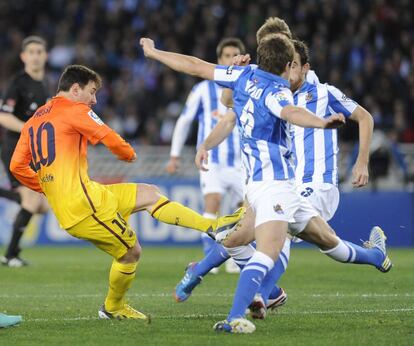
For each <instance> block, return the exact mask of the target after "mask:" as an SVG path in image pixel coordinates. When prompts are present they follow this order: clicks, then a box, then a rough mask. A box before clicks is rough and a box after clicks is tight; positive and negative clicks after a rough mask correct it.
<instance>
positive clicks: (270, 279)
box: [259, 238, 291, 304]
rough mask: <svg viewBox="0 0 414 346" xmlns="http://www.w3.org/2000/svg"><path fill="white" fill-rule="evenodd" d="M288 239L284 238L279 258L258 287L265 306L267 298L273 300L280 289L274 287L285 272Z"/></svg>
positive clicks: (287, 256)
mask: <svg viewBox="0 0 414 346" xmlns="http://www.w3.org/2000/svg"><path fill="white" fill-rule="evenodd" d="M290 243H291V241H290V239H288V238H286V240H285V244H284V245H283V249H282V251H280V254H279V258H278V259H277V261H276V262H275V266H274V267H273V269H272V270H271V271H270V272H269V273H268V274H267V275H266V277H265V278H264V279H263V282H262V285H261V286H260V289H259V293H260V295H261V296H262V298H263V300H264V302H265V304H266V303H267V300H268V299H269V298H271V299H275V298H277V297H278V296H279V294H280V287H279V286H277V285H276V283H277V282H278V281H279V279H280V277H281V276H282V275H283V274H284V272H285V271H286V268H287V265H288V263H289V257H290Z"/></svg>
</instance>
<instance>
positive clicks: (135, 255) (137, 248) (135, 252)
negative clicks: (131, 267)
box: [130, 244, 142, 262]
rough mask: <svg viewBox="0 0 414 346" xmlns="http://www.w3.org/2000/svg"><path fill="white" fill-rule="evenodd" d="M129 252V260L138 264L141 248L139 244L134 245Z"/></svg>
mask: <svg viewBox="0 0 414 346" xmlns="http://www.w3.org/2000/svg"><path fill="white" fill-rule="evenodd" d="M130 250H131V258H132V259H133V260H134V262H138V260H139V258H140V257H141V252H142V248H141V246H139V244H136V245H135V246H134V247H133V248H132V249H130Z"/></svg>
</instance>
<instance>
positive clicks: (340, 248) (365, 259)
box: [299, 216, 392, 272]
mask: <svg viewBox="0 0 414 346" xmlns="http://www.w3.org/2000/svg"><path fill="white" fill-rule="evenodd" d="M299 236H300V237H301V238H302V239H303V240H306V241H309V242H311V243H313V244H315V245H317V246H318V247H319V248H320V250H321V252H322V253H324V254H326V255H327V256H329V257H331V258H332V259H334V260H336V261H338V262H342V263H355V264H369V265H372V266H374V267H376V268H377V269H378V270H380V271H382V272H388V271H389V270H390V269H391V267H392V263H391V261H390V259H389V257H388V255H387V251H386V246H385V240H386V236H385V234H384V232H383V231H382V230H381V228H379V227H374V228H373V229H372V230H371V233H370V237H369V241H368V242H366V243H365V247H361V246H359V245H356V244H354V243H351V242H348V241H344V240H342V239H340V238H339V237H337V236H336V235H335V232H334V231H333V230H332V229H331V228H330V227H329V225H328V224H327V223H326V221H324V220H323V219H322V218H321V217H319V216H318V217H313V218H312V219H311V220H310V221H309V223H308V224H307V226H306V227H305V229H304V230H303V232H301V233H300V234H299Z"/></svg>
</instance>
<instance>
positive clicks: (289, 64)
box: [285, 61, 292, 72]
mask: <svg viewBox="0 0 414 346" xmlns="http://www.w3.org/2000/svg"><path fill="white" fill-rule="evenodd" d="M291 66H292V61H289V62H288V63H287V64H286V66H285V72H290V68H291Z"/></svg>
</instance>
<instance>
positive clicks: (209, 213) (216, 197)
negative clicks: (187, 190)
mask: <svg viewBox="0 0 414 346" xmlns="http://www.w3.org/2000/svg"><path fill="white" fill-rule="evenodd" d="M220 205H221V193H219V192H210V193H206V194H204V213H203V217H205V218H207V219H215V218H216V217H217V214H218V213H219V212H220ZM201 242H202V244H203V252H204V258H203V260H201V261H200V262H203V261H204V260H205V259H206V258H207V256H208V254H209V253H210V252H211V251H212V250H213V248H216V247H217V246H218V245H217V243H216V242H215V241H214V239H212V237H210V236H209V235H208V234H207V233H202V234H201ZM204 262H205V261H204ZM220 264H221V263H220ZM218 272H219V268H218V267H213V268H212V269H211V270H210V271H209V273H211V274H217V273H218Z"/></svg>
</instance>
